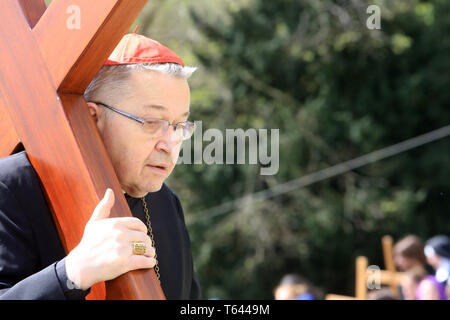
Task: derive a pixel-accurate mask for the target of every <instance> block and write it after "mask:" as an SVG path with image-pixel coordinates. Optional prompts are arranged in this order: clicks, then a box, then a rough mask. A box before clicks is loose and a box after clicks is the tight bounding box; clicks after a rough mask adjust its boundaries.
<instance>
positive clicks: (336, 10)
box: [144, 0, 450, 299]
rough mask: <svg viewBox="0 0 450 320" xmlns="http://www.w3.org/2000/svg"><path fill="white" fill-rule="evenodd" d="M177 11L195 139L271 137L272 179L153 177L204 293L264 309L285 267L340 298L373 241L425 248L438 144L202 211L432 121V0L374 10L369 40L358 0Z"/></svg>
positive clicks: (441, 118)
mask: <svg viewBox="0 0 450 320" xmlns="http://www.w3.org/2000/svg"><path fill="white" fill-rule="evenodd" d="M193 3H194V2H192V4H191V3H190V2H189V3H188V2H186V3H185V7H184V8H185V10H188V9H189V10H190V15H187V17H188V18H186V19H187V20H183V21H185V22H184V23H185V25H184V30H187V31H186V32H185V33H186V34H191V35H192V34H194V36H192V37H191V38H190V39H191V40H192V41H186V40H185V41H184V42H183V50H184V51H185V52H188V53H186V55H187V56H188V57H189V59H190V60H191V61H194V62H195V61H198V63H197V64H199V65H200V69H199V71H198V72H197V74H195V75H194V76H193V78H192V82H191V88H192V99H191V101H192V102H191V112H192V119H194V120H202V121H203V127H204V130H205V129H206V128H218V129H220V130H223V131H224V130H225V128H243V129H246V128H251V127H255V128H268V129H270V128H279V129H280V170H279V172H278V173H277V174H276V175H274V176H261V175H260V174H259V168H258V166H255V165H205V164H202V165H179V166H177V168H176V170H175V172H174V176H173V177H171V178H170V179H169V182H168V184H169V185H170V186H171V187H172V188H173V189H174V190H175V191H176V192H177V194H178V195H179V196H180V198H181V201H182V203H183V206H184V208H185V213H186V216H187V221H188V223H189V225H188V227H189V230H190V233H191V240H192V245H193V251H194V260H195V266H196V270H197V272H198V275H199V277H200V281H201V284H202V289H203V294H204V297H205V298H210V297H220V298H238V299H249V298H250V299H251V298H265V299H271V298H272V297H273V296H272V291H273V288H274V286H275V285H276V284H277V282H278V281H279V280H280V278H281V277H282V275H283V274H285V273H291V272H297V273H300V274H302V275H304V276H305V277H307V278H308V279H310V280H311V281H312V282H313V283H315V284H316V285H317V286H318V287H320V289H322V292H323V293H330V292H332V293H339V294H348V295H353V294H354V289H353V288H354V261H355V257H356V256H358V255H365V256H367V257H368V258H369V262H370V263H371V264H378V265H379V266H380V267H382V268H383V267H384V266H383V262H382V256H381V237H382V236H383V235H385V234H390V235H392V236H393V237H394V239H395V240H397V239H399V238H400V237H401V236H403V235H406V234H409V233H414V234H417V235H419V236H420V237H422V239H424V240H425V239H426V238H428V237H431V236H433V235H435V234H437V233H447V234H448V233H449V232H450V219H449V218H448V213H449V212H448V211H449V194H450V188H449V187H450V183H449V180H450V179H449V177H450V166H449V165H448V164H449V163H450V140H449V138H446V139H442V140H440V141H436V142H433V143H430V144H428V145H425V146H422V147H419V148H417V149H414V150H411V151H408V152H405V153H403V154H400V155H397V156H395V157H392V158H389V159H385V160H382V161H379V162H376V163H373V164H371V165H368V166H365V167H362V168H360V169H358V170H354V171H352V172H349V173H346V174H343V175H340V176H337V177H335V178H331V179H328V180H325V181H322V182H319V183H316V184H313V185H310V186H308V187H306V188H303V189H298V190H295V191H292V192H290V193H287V194H284V195H281V196H278V197H274V198H271V199H268V200H266V201H264V202H256V203H254V204H253V205H249V206H246V207H243V208H237V209H234V210H232V211H230V212H229V213H227V214H224V215H220V216H216V217H213V218H210V219H206V218H204V217H203V216H202V210H205V209H207V208H210V207H213V206H215V205H218V204H221V203H223V202H226V201H229V200H232V199H236V198H239V197H241V196H243V195H245V194H251V193H254V192H256V191H260V190H263V189H266V188H269V187H272V186H275V185H277V184H280V183H283V182H286V181H289V180H292V179H295V178H298V177H301V176H303V175H306V174H308V173H310V172H314V171H317V170H320V169H323V168H327V167H329V166H332V165H334V164H337V163H340V162H343V161H346V160H349V159H352V158H356V157H358V156H360V155H363V154H366V153H369V152H371V151H374V150H377V149H380V148H383V147H386V146H389V145H392V144H395V143H398V142H400V141H403V140H406V139H408V138H411V137H414V136H417V135H420V134H423V133H425V132H428V131H431V130H434V129H437V128H440V127H443V126H445V125H448V124H449V123H450V112H449V106H450V90H449V88H450V59H449V58H448V55H449V52H450V3H449V2H448V1H446V0H434V1H419V0H397V1H383V2H381V1H380V2H379V3H381V4H380V6H381V30H369V29H368V28H367V27H366V24H365V22H366V19H367V18H368V14H367V13H366V8H367V6H368V5H369V4H371V3H369V2H368V1H351V2H350V1H338V0H336V1H331V0H323V1H316V0H304V1H298V0H277V1H269V0H266V1H265V0H253V1H231V2H229V5H228V6H226V5H224V4H222V5H221V6H220V10H218V11H205V10H202V8H201V5H200V4H199V3H198V2H195V3H197V5H194V4H193ZM201 3H203V1H202V2H201ZM205 3H206V2H205ZM211 7H212V4H211ZM186 8H187V9H186ZM172 21H173V20H170V19H168V20H161V22H160V24H161V25H168V24H171V23H172ZM172 24H173V23H172ZM157 25H158V23H155V24H154V26H157ZM180 25H182V24H179V25H177V28H180ZM144 27H145V26H144ZM187 27H189V28H187ZM149 34H150V35H152V33H149ZM182 37H183V34H181V36H180V38H182ZM186 37H188V36H187V35H186ZM155 38H156V39H158V37H157V36H155ZM158 40H161V39H158ZM168 41H169V40H168ZM175 42H176V41H174V43H175ZM174 50H175V51H177V50H176V47H175V48H174Z"/></svg>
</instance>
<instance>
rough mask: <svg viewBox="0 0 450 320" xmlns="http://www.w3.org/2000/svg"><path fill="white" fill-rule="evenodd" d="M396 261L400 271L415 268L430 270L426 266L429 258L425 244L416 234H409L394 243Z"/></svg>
mask: <svg viewBox="0 0 450 320" xmlns="http://www.w3.org/2000/svg"><path fill="white" fill-rule="evenodd" d="M394 262H395V265H396V267H397V268H398V269H399V270H400V271H408V270H411V269H413V268H415V269H423V270H424V272H427V273H428V272H429V270H427V266H426V265H427V259H426V257H425V253H424V245H423V243H422V241H421V240H420V239H419V237H417V236H415V235H408V236H406V237H404V238H402V239H400V240H399V241H398V242H397V243H396V244H395V245H394Z"/></svg>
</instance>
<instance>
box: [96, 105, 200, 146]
mask: <svg viewBox="0 0 450 320" xmlns="http://www.w3.org/2000/svg"><path fill="white" fill-rule="evenodd" d="M88 102H92V103H95V104H98V105H101V106H104V107H106V108H108V109H110V110H112V111H114V112H117V113H118V114H121V115H123V116H125V117H127V118H130V119H132V120H134V121H137V122H139V123H140V124H142V126H144V124H145V123H146V122H147V121H148V120H161V121H164V122H167V123H168V126H167V127H166V129H165V130H164V132H163V134H162V135H161V136H158V137H153V138H154V139H156V138H159V137H162V136H163V135H164V134H165V133H166V132H167V130H168V129H169V127H173V128H174V132H175V131H176V130H177V129H178V125H179V124H180V123H186V124H191V125H192V126H193V128H194V130H193V131H192V132H194V131H195V129H196V128H197V126H196V124H195V123H194V122H191V121H181V122H177V123H175V124H171V123H170V121H169V120H166V119H161V118H153V117H146V118H141V117H138V116H135V115H132V114H131V113H128V112H125V111H122V110H119V109H116V108H114V107H111V106H110V105H107V104H106V103H103V102H98V101H88ZM191 136H192V134H191ZM191 136H189V137H188V138H186V139H184V138H183V139H182V140H188V139H190V138H191Z"/></svg>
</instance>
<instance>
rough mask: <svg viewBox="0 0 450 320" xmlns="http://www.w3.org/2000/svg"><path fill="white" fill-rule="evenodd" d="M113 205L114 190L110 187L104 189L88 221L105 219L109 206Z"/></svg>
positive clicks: (109, 210)
mask: <svg viewBox="0 0 450 320" xmlns="http://www.w3.org/2000/svg"><path fill="white" fill-rule="evenodd" d="M113 206H114V192H113V191H112V189H110V188H108V189H106V192H105V195H104V197H103V199H102V200H100V202H99V203H98V205H97V206H96V207H95V209H94V212H93V213H92V216H91V219H90V220H89V221H97V220H102V219H106V218H108V217H109V214H110V212H111V208H112V207H113Z"/></svg>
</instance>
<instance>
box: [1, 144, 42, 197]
mask: <svg viewBox="0 0 450 320" xmlns="http://www.w3.org/2000/svg"><path fill="white" fill-rule="evenodd" d="M0 181H1V182H2V183H3V184H5V185H6V186H8V188H10V189H20V188H23V187H25V186H26V185H27V184H29V183H30V182H37V175H36V173H35V171H34V169H33V167H32V166H31V163H30V161H29V160H28V157H27V154H26V152H25V151H22V152H19V153H16V154H13V155H11V156H8V157H6V158H2V159H0Z"/></svg>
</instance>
